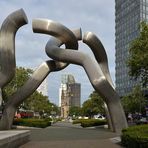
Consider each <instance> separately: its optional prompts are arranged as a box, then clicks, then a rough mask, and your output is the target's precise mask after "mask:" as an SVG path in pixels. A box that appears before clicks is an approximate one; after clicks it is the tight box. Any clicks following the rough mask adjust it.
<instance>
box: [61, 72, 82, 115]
mask: <svg viewBox="0 0 148 148" xmlns="http://www.w3.org/2000/svg"><path fill="white" fill-rule="evenodd" d="M80 98H81V84H80V83H76V82H75V79H74V76H72V75H69V74H65V75H62V80H61V86H60V89H59V106H60V107H61V117H63V118H67V117H68V115H69V109H70V107H73V106H77V107H80Z"/></svg>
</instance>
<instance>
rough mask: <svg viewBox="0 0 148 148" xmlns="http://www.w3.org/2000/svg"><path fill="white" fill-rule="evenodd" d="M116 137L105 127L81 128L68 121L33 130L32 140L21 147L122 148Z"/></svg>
mask: <svg viewBox="0 0 148 148" xmlns="http://www.w3.org/2000/svg"><path fill="white" fill-rule="evenodd" d="M114 137H116V135H115V133H112V132H110V131H108V130H107V129H104V128H95V129H93V128H89V129H87V128H81V127H80V126H78V125H76V126H75V125H72V124H71V123H68V122H60V123H56V124H54V125H53V126H51V127H48V128H45V129H33V130H31V141H30V142H28V143H27V144H25V145H23V146H21V147H20V148H121V146H120V145H118V144H115V143H114V142H112V140H111V138H114Z"/></svg>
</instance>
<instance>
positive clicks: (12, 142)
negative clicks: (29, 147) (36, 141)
mask: <svg viewBox="0 0 148 148" xmlns="http://www.w3.org/2000/svg"><path fill="white" fill-rule="evenodd" d="M29 140H30V131H29V130H8V131H0V148H17V147H19V146H20V145H23V144H25V143H26V142H28V141H29Z"/></svg>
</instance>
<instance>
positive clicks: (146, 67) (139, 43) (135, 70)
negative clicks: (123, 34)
mask: <svg viewBox="0 0 148 148" xmlns="http://www.w3.org/2000/svg"><path fill="white" fill-rule="evenodd" d="M140 30H141V31H140V35H139V36H138V37H137V38H136V39H135V40H134V41H133V42H132V43H131V45H130V48H129V53H130V56H129V58H128V61H127V65H128V67H129V74H130V76H133V77H134V78H136V79H137V78H140V79H141V82H142V84H143V86H147V84H148V25H147V24H146V23H145V22H142V23H141V27H140Z"/></svg>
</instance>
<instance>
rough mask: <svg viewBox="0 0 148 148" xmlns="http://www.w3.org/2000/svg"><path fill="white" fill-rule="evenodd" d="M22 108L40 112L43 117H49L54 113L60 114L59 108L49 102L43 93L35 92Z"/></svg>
mask: <svg viewBox="0 0 148 148" xmlns="http://www.w3.org/2000/svg"><path fill="white" fill-rule="evenodd" d="M22 104H23V105H22V108H24V109H27V110H32V111H34V112H39V114H40V116H41V117H44V115H45V114H46V116H49V115H51V114H52V112H54V113H55V114H58V113H59V110H58V107H57V106H56V105H55V104H53V103H51V102H50V101H49V100H48V97H47V96H43V95H42V94H41V93H39V92H37V91H35V92H34V93H33V94H32V95H31V96H30V97H29V98H27V99H26V100H25V101H24V102H23V103H22Z"/></svg>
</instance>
